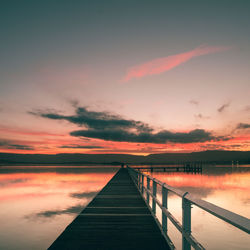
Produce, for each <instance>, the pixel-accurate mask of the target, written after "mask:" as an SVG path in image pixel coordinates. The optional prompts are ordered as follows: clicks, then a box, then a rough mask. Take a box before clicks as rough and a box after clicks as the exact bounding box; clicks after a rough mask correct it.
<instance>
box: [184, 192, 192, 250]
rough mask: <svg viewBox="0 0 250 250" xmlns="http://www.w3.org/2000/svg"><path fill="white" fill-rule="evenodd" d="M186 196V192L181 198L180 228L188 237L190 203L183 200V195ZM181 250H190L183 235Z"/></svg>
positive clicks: (189, 229)
mask: <svg viewBox="0 0 250 250" xmlns="http://www.w3.org/2000/svg"><path fill="white" fill-rule="evenodd" d="M187 194H188V192H186V193H185V194H184V195H183V196H182V228H183V231H184V232H185V233H186V234H188V235H190V234H191V202H190V201H188V200H187V199H185V195H187ZM182 250H191V245H190V243H189V242H188V241H187V240H186V238H185V237H184V234H182Z"/></svg>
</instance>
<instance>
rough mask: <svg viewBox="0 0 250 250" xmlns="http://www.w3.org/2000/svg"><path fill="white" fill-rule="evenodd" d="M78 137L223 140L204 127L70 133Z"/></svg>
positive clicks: (155, 140)
mask: <svg viewBox="0 0 250 250" xmlns="http://www.w3.org/2000/svg"><path fill="white" fill-rule="evenodd" d="M70 135H72V136H76V137H89V138H95V139H102V140H106V141H119V142H140V143H167V142H175V143H192V142H206V141H212V140H221V139H223V138H222V137H215V136H213V135H212V134H211V133H210V132H208V131H205V130H203V129H195V130H191V131H190V132H187V133H180V132H177V133H175V132H170V131H167V130H162V131H160V132H158V133H152V132H144V133H132V132H129V131H126V130H119V129H117V130H77V131H73V132H71V133H70Z"/></svg>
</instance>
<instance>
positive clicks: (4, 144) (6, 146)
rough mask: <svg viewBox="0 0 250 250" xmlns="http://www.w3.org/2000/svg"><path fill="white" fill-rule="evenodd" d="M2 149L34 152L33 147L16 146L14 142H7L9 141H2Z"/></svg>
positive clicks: (0, 145) (0, 142)
mask: <svg viewBox="0 0 250 250" xmlns="http://www.w3.org/2000/svg"><path fill="white" fill-rule="evenodd" d="M0 148H3V149H18V150H34V147H32V146H29V145H20V144H15V143H13V142H12V141H7V140H0Z"/></svg>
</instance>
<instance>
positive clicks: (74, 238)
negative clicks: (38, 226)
mask: <svg viewBox="0 0 250 250" xmlns="http://www.w3.org/2000/svg"><path fill="white" fill-rule="evenodd" d="M49 249H50V250H52V249H70V250H75V249H85V250H88V249H89V250H94V249H100V250H101V249H107V250H112V249H116V250H117V249H136V250H137V249H144V250H146V249H157V250H160V249H170V248H169V246H168V244H167V241H166V239H165V236H163V232H162V230H161V229H160V227H159V226H158V225H157V223H156V220H155V219H154V217H153V215H152V214H151V211H150V210H149V208H148V206H147V205H146V203H145V201H144V199H143V198H142V196H141V194H140V192H139V191H138V189H137V187H136V185H135V183H134V182H133V180H132V179H131V177H130V175H129V173H128V170H127V168H121V169H120V170H119V171H118V172H117V173H116V174H115V176H114V177H113V178H112V179H111V180H110V181H109V183H108V184H107V185H106V186H105V187H104V188H103V189H102V190H101V191H100V192H99V193H98V195H97V196H96V197H95V198H94V199H93V200H92V201H91V202H90V203H89V204H88V206H87V207H86V208H85V209H84V210H83V211H82V212H81V213H80V214H79V215H78V216H77V217H76V218H75V219H74V220H73V222H72V223H71V224H70V225H69V226H68V227H67V228H66V229H65V230H64V231H63V232H62V234H61V235H60V236H59V237H58V238H57V239H56V240H55V242H54V243H53V244H52V245H51V246H50V247H49Z"/></svg>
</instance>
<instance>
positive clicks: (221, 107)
mask: <svg viewBox="0 0 250 250" xmlns="http://www.w3.org/2000/svg"><path fill="white" fill-rule="evenodd" d="M229 106H230V102H227V103H225V104H223V105H221V106H220V107H219V108H218V109H217V111H218V112H219V113H222V112H223V111H224V110H225V109H226V108H228V107H229Z"/></svg>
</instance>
